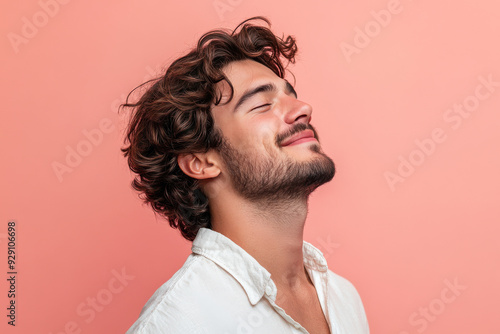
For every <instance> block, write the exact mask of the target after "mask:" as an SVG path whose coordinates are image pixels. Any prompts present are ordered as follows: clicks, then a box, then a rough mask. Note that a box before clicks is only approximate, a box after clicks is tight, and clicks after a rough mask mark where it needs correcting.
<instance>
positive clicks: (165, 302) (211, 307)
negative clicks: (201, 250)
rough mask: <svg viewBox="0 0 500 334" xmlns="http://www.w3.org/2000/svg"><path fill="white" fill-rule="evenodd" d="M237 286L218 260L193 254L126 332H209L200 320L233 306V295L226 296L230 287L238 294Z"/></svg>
mask: <svg viewBox="0 0 500 334" xmlns="http://www.w3.org/2000/svg"><path fill="white" fill-rule="evenodd" d="M237 286H238V283H237V281H235V280H234V279H233V278H232V277H231V276H230V275H228V274H227V272H225V271H224V270H223V269H222V268H220V267H219V266H218V265H217V264H215V263H213V262H212V261H210V260H208V259H207V258H205V257H204V256H200V255H196V254H191V255H189V257H188V258H187V260H186V262H185V263H184V265H183V266H182V267H181V268H180V269H179V270H178V271H177V272H176V273H175V274H174V275H173V276H172V277H171V278H170V279H169V280H168V281H167V282H165V283H164V284H163V285H162V286H161V287H160V288H158V289H157V290H156V292H155V293H154V294H153V295H152V296H151V298H150V299H149V300H148V302H147V303H146V305H145V306H144V307H143V309H142V311H141V314H140V315H139V318H138V319H137V321H136V322H135V323H134V324H133V325H132V327H131V328H130V329H129V330H128V332H127V334H132V333H134V334H149V333H155V334H157V333H158V334H160V333H167V332H168V333H195V334H202V333H209V331H208V329H207V328H206V327H204V326H200V324H202V323H205V321H207V322H208V323H210V321H213V320H214V317H215V318H218V317H221V316H222V314H223V313H224V312H215V311H220V310H221V309H225V308H226V309H230V307H231V305H230V304H231V301H232V302H233V303H234V299H233V300H231V298H224V296H225V295H227V294H228V292H229V291H231V293H232V294H237V293H238V292H239V291H238V289H237ZM239 293H241V292H239ZM243 293H244V292H243ZM228 297H230V296H228ZM245 298H246V297H245ZM221 320H222V319H221Z"/></svg>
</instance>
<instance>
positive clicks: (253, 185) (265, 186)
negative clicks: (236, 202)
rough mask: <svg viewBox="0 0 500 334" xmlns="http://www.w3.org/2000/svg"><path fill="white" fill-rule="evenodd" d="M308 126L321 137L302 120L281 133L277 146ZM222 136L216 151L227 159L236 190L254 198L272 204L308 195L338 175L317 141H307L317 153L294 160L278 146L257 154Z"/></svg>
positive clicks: (248, 197)
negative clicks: (280, 152) (235, 146)
mask: <svg viewBox="0 0 500 334" xmlns="http://www.w3.org/2000/svg"><path fill="white" fill-rule="evenodd" d="M305 129H311V130H313V132H314V135H315V138H316V139H318V137H317V134H316V131H315V130H314V128H313V127H312V126H311V125H305V124H304V123H300V124H297V126H296V127H295V128H294V129H293V131H291V132H290V133H289V134H288V135H287V136H278V138H277V140H276V144H277V145H276V147H279V143H280V142H281V141H282V140H283V139H284V138H286V137H288V136H289V135H292V134H294V133H297V132H300V131H303V130H305ZM280 138H281V139H280ZM221 139H222V143H221V145H220V146H219V148H218V149H217V151H218V152H219V153H220V155H221V156H222V158H223V160H224V164H225V166H226V168H227V171H228V176H229V178H230V180H231V182H232V184H233V186H234V188H235V190H236V191H237V192H238V193H239V194H241V195H242V196H243V197H245V198H247V199H248V200H251V201H256V202H261V203H263V204H270V203H269V201H282V200H295V199H304V198H305V199H307V198H308V197H309V195H310V194H311V193H312V192H313V191H314V190H315V189H316V188H317V187H319V186H320V185H322V184H324V183H326V182H329V181H331V179H332V178H333V176H334V175H335V164H334V163H333V161H332V159H330V158H329V157H328V156H327V155H326V154H324V153H323V152H322V151H321V148H320V146H319V144H318V143H314V144H307V145H309V150H310V151H311V152H314V154H313V155H314V157H312V158H309V159H308V160H307V161H294V160H293V159H291V158H290V157H289V156H285V155H283V154H279V151H278V150H276V147H274V148H273V147H268V146H267V147H266V149H267V152H268V153H269V155H262V154H260V155H257V154H256V153H254V154H252V153H253V152H252V151H250V150H249V151H248V152H246V151H245V150H237V149H236V148H234V147H233V146H231V144H230V143H229V141H228V140H227V138H225V137H222V138H221Z"/></svg>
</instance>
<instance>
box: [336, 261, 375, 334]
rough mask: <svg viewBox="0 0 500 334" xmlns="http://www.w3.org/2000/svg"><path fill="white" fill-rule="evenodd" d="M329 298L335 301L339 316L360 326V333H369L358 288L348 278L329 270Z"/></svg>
mask: <svg viewBox="0 0 500 334" xmlns="http://www.w3.org/2000/svg"><path fill="white" fill-rule="evenodd" d="M328 297H329V298H330V299H331V300H332V301H333V305H334V308H335V309H336V312H337V314H339V315H340V314H342V317H343V318H344V319H346V320H347V319H352V321H353V323H356V324H357V325H358V326H360V329H359V330H360V331H359V333H368V332H369V329H368V321H367V318H366V313H365V309H364V306H363V302H362V301H361V297H360V295H359V293H358V290H357V289H356V287H355V286H354V285H353V284H352V283H351V282H350V281H349V280H347V279H346V278H344V277H342V276H340V275H338V274H336V273H334V272H333V271H331V270H330V269H328Z"/></svg>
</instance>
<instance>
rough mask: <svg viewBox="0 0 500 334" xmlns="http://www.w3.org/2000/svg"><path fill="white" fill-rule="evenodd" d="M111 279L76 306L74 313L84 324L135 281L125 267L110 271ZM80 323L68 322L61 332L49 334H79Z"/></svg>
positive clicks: (81, 330) (90, 320)
mask: <svg viewBox="0 0 500 334" xmlns="http://www.w3.org/2000/svg"><path fill="white" fill-rule="evenodd" d="M111 275H112V277H111V278H110V279H109V280H108V282H107V284H106V286H105V287H103V288H102V289H100V290H99V291H97V293H95V294H93V295H92V296H90V297H87V298H86V299H85V301H83V302H81V303H80V304H78V306H77V307H76V310H75V313H76V315H77V316H79V317H81V318H83V321H84V324H89V323H91V322H92V321H94V320H95V318H96V316H97V313H100V312H102V311H104V310H105V309H106V307H108V305H110V304H111V302H112V301H113V299H114V297H115V296H117V295H118V294H120V293H122V292H123V290H125V288H126V287H127V286H128V285H129V284H130V282H131V281H133V280H134V279H135V276H132V275H129V274H127V272H126V269H125V267H123V268H121V270H120V271H118V270H116V269H113V270H111ZM80 323H81V321H75V320H70V321H68V322H66V323H65V324H64V326H63V328H64V329H63V330H61V331H56V332H50V333H49V334H79V333H82V332H83V328H82V325H80Z"/></svg>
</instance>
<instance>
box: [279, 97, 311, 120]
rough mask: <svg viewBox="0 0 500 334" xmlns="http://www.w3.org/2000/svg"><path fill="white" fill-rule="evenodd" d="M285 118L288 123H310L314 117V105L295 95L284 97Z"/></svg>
mask: <svg viewBox="0 0 500 334" xmlns="http://www.w3.org/2000/svg"><path fill="white" fill-rule="evenodd" d="M282 103H283V120H284V121H285V122H286V123H288V124H293V123H296V122H302V123H306V124H309V123H310V122H311V117H312V107H311V106H310V105H309V104H308V103H305V102H303V101H300V100H298V99H296V98H295V97H294V96H288V95H286V96H285V97H283V101H282Z"/></svg>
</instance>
